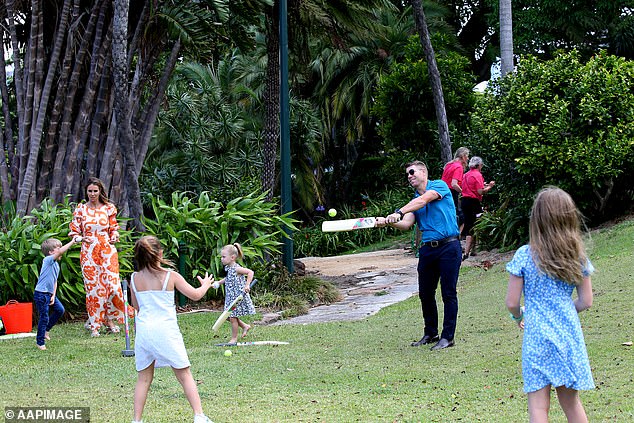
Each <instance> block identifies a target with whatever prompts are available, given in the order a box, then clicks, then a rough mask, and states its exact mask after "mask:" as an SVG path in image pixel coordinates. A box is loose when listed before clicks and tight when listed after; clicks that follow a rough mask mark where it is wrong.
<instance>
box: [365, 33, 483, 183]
mask: <svg viewBox="0 0 634 423" xmlns="http://www.w3.org/2000/svg"><path fill="white" fill-rule="evenodd" d="M432 43H433V45H434V48H435V50H436V52H437V53H436V59H437V64H438V71H439V72H440V76H441V79H442V86H443V95H444V99H445V107H446V112H447V119H448V121H449V130H450V132H451V133H454V132H457V131H462V130H463V129H464V127H465V126H466V123H467V122H468V120H467V118H466V117H467V116H468V115H469V112H470V111H471V110H472V108H473V105H474V103H475V96H474V93H473V86H474V85H475V77H474V76H473V74H471V73H470V71H469V68H470V62H469V59H468V58H467V57H465V56H462V55H460V54H459V53H456V52H453V51H451V40H449V39H447V38H446V36H444V35H442V34H439V33H437V34H435V35H434V36H433V40H432ZM424 57H425V56H424V53H423V49H422V47H421V43H420V40H419V38H418V36H412V37H410V39H409V42H408V45H407V48H406V53H405V58H404V60H403V61H402V62H398V63H393V64H392V65H391V66H390V72H389V73H386V74H384V75H382V76H381V79H380V82H379V86H378V88H377V93H376V101H375V103H374V106H373V109H372V113H373V115H374V116H375V117H376V118H377V119H378V122H379V126H378V132H379V134H380V135H381V136H382V137H383V139H384V145H385V148H386V149H388V150H390V149H396V150H410V151H416V152H418V153H419V154H420V155H429V156H431V157H440V153H439V152H440V149H439V146H438V142H437V141H436V140H437V139H438V136H437V134H438V123H437V120H436V109H435V106H434V101H433V95H432V91H431V84H430V82H429V72H428V69H427V62H426V61H425V59H424ZM428 165H430V169H432V168H433V167H434V166H433V164H432V163H428ZM431 174H433V173H431Z"/></svg>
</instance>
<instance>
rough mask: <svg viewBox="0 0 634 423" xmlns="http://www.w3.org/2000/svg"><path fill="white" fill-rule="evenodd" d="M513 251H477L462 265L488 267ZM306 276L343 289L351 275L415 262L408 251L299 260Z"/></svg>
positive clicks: (412, 253) (396, 250) (399, 250)
mask: <svg viewBox="0 0 634 423" xmlns="http://www.w3.org/2000/svg"><path fill="white" fill-rule="evenodd" d="M514 253H515V251H510V252H506V253H500V252H498V251H497V250H493V251H479V252H478V253H476V255H474V256H471V257H469V258H468V259H466V260H465V261H464V262H462V265H463V266H475V267H491V266H493V265H495V264H498V263H500V262H503V261H509V260H510V259H511V258H512V257H513V254H514ZM301 261H302V262H303V263H304V265H305V266H306V273H308V274H315V275H318V276H320V277H322V278H323V279H327V280H330V281H331V282H333V283H335V284H336V285H337V286H338V287H340V288H341V287H344V288H345V287H346V286H348V285H349V284H350V283H354V281H355V280H356V279H357V278H355V275H358V274H362V273H369V272H379V273H380V272H390V271H393V270H396V269H402V268H404V267H407V266H413V267H414V268H416V264H417V263H418V259H417V258H416V255H415V253H414V251H413V250H412V249H411V248H399V249H392V250H382V251H373V252H369V253H359V254H348V255H344V256H334V257H306V258H303V259H301Z"/></svg>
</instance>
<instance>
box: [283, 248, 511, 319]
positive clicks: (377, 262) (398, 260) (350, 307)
mask: <svg viewBox="0 0 634 423" xmlns="http://www.w3.org/2000/svg"><path fill="white" fill-rule="evenodd" d="M512 255H513V252H508V253H504V254H500V253H498V252H496V251H491V252H489V251H482V252H479V253H477V255H476V256H474V257H469V258H468V259H467V260H465V261H463V263H462V265H463V266H478V267H485V268H489V267H491V266H493V265H495V264H497V263H500V262H502V261H508V260H510V259H511V257H512ZM301 261H302V263H303V264H304V265H305V266H306V273H307V274H312V275H315V276H318V277H320V278H322V279H325V280H328V281H330V282H332V283H334V284H335V286H336V287H337V288H338V289H339V291H340V292H341V298H342V300H341V301H339V302H337V303H335V304H330V305H320V306H317V307H313V308H311V309H310V310H309V312H308V314H305V315H302V316H298V317H294V318H291V319H288V320H281V321H276V322H275V323H273V324H307V323H318V322H330V321H342V320H359V319H363V318H366V317H368V316H370V315H372V314H374V313H376V312H378V311H379V310H380V309H381V308H383V307H387V306H389V305H391V304H395V303H397V302H400V301H404V300H406V299H408V298H410V297H411V296H412V295H416V294H417V293H418V275H417V271H416V267H417V263H418V258H417V257H416V254H415V252H414V251H413V250H412V249H407V248H397V249H391V250H383V251H375V252H369V253H359V254H349V255H344V256H334V257H306V258H303V259H301Z"/></svg>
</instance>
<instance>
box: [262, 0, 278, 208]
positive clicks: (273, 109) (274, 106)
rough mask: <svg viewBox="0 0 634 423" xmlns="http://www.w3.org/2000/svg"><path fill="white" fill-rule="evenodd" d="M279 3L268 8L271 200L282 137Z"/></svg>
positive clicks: (266, 153)
mask: <svg viewBox="0 0 634 423" xmlns="http://www.w3.org/2000/svg"><path fill="white" fill-rule="evenodd" d="M278 7H279V6H278V3H277V1H276V2H275V6H274V7H272V8H269V9H268V13H267V17H266V51H267V65H266V77H265V78H266V82H265V84H266V87H265V90H264V110H265V112H264V113H265V117H264V147H263V162H264V163H263V170H262V190H263V191H266V192H267V195H266V201H271V199H272V198H273V194H274V189H275V175H276V170H275V169H276V162H277V146H278V145H279V139H280V120H279V116H280V60H279V57H280V56H279V52H280V50H279V48H280V45H279V44H280V41H279V17H278Z"/></svg>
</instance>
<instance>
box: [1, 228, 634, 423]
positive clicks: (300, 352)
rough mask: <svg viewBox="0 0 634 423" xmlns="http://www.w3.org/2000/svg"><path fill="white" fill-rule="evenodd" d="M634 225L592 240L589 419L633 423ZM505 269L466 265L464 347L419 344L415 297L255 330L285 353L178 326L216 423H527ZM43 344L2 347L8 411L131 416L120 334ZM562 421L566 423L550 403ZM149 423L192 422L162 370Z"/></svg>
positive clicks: (71, 335)
mask: <svg viewBox="0 0 634 423" xmlns="http://www.w3.org/2000/svg"><path fill="white" fill-rule="evenodd" d="M633 241H634V222H625V223H622V224H620V225H618V226H616V227H613V228H611V229H608V230H604V231H601V232H599V233H597V232H595V233H593V236H592V243H591V259H592V261H593V264H594V265H595V267H596V268H597V272H596V274H595V275H594V277H593V285H594V290H595V302H594V306H593V308H592V309H591V310H589V311H587V312H584V313H582V315H581V320H582V324H583V327H584V333H585V337H586V343H587V345H588V353H589V356H590V362H591V365H592V368H593V374H594V377H595V382H596V384H597V389H595V390H593V391H588V392H582V394H581V397H582V401H583V403H584V405H585V407H586V410H587V412H588V415H589V418H590V421H592V422H603V421H618V422H621V421H622V422H629V421H634V389H633V388H632V387H633V386H634V383H633V382H634V381H633V379H634V347H628V346H623V345H622V344H623V343H624V342H627V341H634V339H633V338H634V330H633V328H634V324H633V323H632V320H633V319H632V318H633V317H634V307H633V306H632V302H633V298H634V295H633V294H634V285H633V284H632V280H633V273H634V242H633ZM507 279H508V276H507V274H506V272H505V271H504V266H503V265H497V266H495V267H493V268H492V269H490V270H489V271H484V270H481V269H479V268H465V269H463V271H462V275H461V278H460V288H459V289H460V291H459V299H460V312H459V320H458V331H457V335H456V346H455V347H454V348H450V349H447V350H444V351H438V352H431V351H429V350H428V349H427V348H412V347H410V346H409V343H410V342H411V341H413V340H415V339H417V338H419V337H420V334H421V325H422V323H421V322H422V317H421V313H420V306H419V302H418V299H417V298H411V299H409V300H408V301H405V302H403V303H400V304H397V305H394V306H392V307H388V308H386V309H383V310H382V311H381V312H380V313H378V314H377V315H375V316H372V317H370V318H369V319H367V320H364V321H360V322H342V323H329V324H314V325H301V326H295V325H289V326H271V327H256V328H255V329H254V330H253V331H252V332H251V334H252V336H251V337H250V340H280V341H289V342H290V345H282V346H252V347H234V348H232V350H233V356H231V357H225V356H224V355H223V352H224V350H225V348H220V347H214V346H213V344H214V343H217V342H224V341H225V340H226V339H227V338H228V334H229V327H228V324H225V326H224V327H223V328H222V330H221V334H222V337H220V336H214V334H213V332H212V331H211V325H212V324H213V322H214V320H215V318H216V317H217V314H202V313H198V314H190V315H181V316H180V317H179V322H180V325H181V329H182V331H183V335H184V338H185V344H186V345H187V348H188V351H189V355H190V360H191V362H192V364H193V365H192V370H193V372H194V376H195V378H196V379H197V380H198V381H199V383H200V385H199V389H200V394H201V397H202V399H203V406H204V409H205V412H206V413H207V414H208V415H209V416H210V417H211V418H212V419H213V420H214V421H215V422H216V423H218V422H300V421H301V422H454V421H462V422H477V421H483V422H520V421H527V412H526V397H525V395H524V394H523V393H522V380H521V374H520V354H521V353H520V349H521V345H520V344H521V333H520V332H519V331H518V329H517V327H516V326H515V324H514V323H513V322H512V321H511V320H510V319H509V318H508V313H507V312H506V310H505V307H504V295H505V291H506V283H507ZM52 335H53V336H54V339H53V340H51V341H49V342H48V343H47V345H48V348H49V349H48V350H47V351H44V352H42V351H39V350H37V349H36V347H35V340H34V338H30V339H21V340H10V341H2V342H0V351H1V352H2V366H1V367H0V375H1V378H0V379H1V381H2V382H1V384H0V385H1V386H0V398H1V400H2V403H3V404H4V406H36V405H38V406H89V407H90V408H91V415H92V421H93V422H127V421H130V420H131V417H132V411H131V410H132V393H133V390H134V383H135V380H136V372H135V370H134V359H133V358H123V357H121V355H120V352H121V350H122V348H123V347H124V343H123V337H121V336H117V337H115V336H112V335H109V336H102V337H101V338H96V339H92V338H90V337H89V336H88V333H87V332H86V331H85V330H84V329H83V325H82V324H81V323H75V324H62V325H60V326H58V327H56V328H55V329H54V331H53V332H52ZM551 416H552V419H551V421H553V422H562V421H565V419H564V417H563V414H562V413H561V411H560V409H559V407H558V405H557V403H556V399H555V398H554V397H553V404H552V413H551ZM144 421H145V422H181V421H182V422H187V421H192V417H191V412H190V409H189V405H188V403H187V401H186V400H185V398H184V396H183V394H182V391H181V388H180V385H178V383H177V382H176V379H175V378H174V376H173V374H172V372H171V371H170V370H168V369H158V370H157V372H156V377H155V380H154V384H153V386H152V390H151V392H150V396H149V399H148V403H147V406H146V411H145V414H144Z"/></svg>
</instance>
